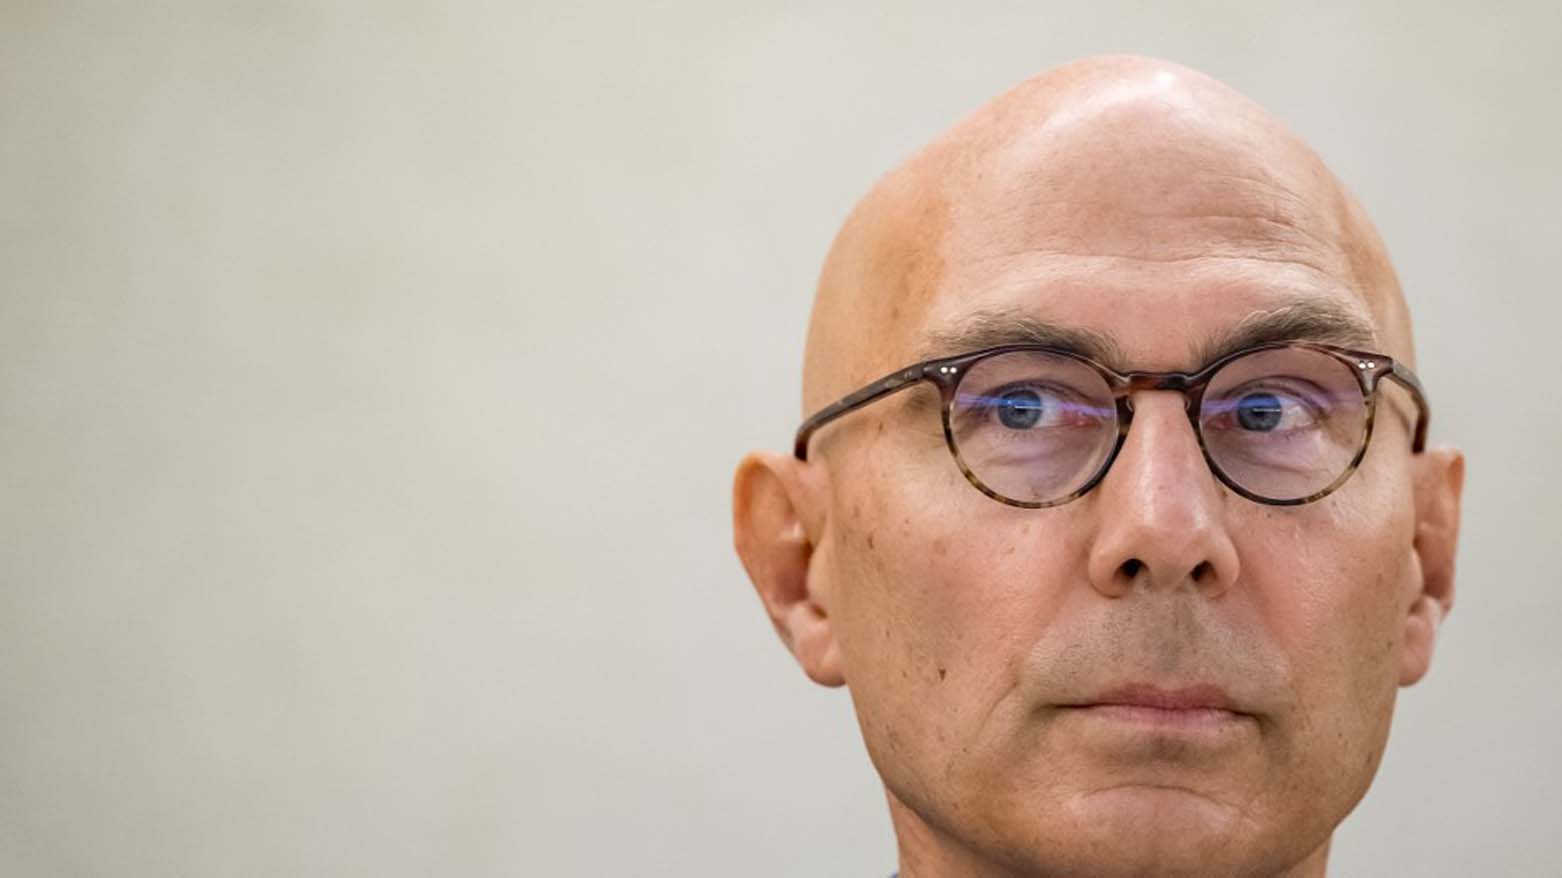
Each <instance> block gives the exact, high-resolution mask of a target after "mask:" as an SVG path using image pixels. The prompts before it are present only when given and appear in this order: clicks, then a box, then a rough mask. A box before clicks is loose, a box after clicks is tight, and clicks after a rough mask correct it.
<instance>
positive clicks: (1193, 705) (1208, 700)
mask: <svg viewBox="0 0 1562 878" xmlns="http://www.w3.org/2000/svg"><path fill="white" fill-rule="evenodd" d="M1064 707H1065V708H1067V709H1068V710H1070V711H1074V712H1077V713H1079V714H1081V715H1083V716H1088V717H1093V718H1095V719H1100V720H1106V721H1111V722H1122V723H1132V724H1134V725H1138V726H1147V727H1151V728H1155V729H1161V730H1167V731H1175V730H1181V731H1187V732H1193V731H1197V730H1200V729H1206V730H1212V731H1213V730H1217V729H1220V728H1222V727H1225V726H1228V725H1231V724H1233V723H1236V722H1238V721H1240V720H1243V719H1246V718H1248V717H1249V716H1250V715H1249V714H1247V713H1246V712H1244V711H1242V710H1240V709H1239V708H1238V707H1237V705H1236V703H1235V702H1234V701H1233V700H1232V698H1231V696H1230V695H1228V694H1226V692H1225V690H1223V689H1221V688H1220V687H1219V686H1215V685H1213V684H1208V683H1201V684H1198V685H1193V686H1184V687H1178V688H1165V687H1161V686H1156V685H1154V684H1150V683H1130V684H1128V685H1126V686H1118V687H1114V688H1112V689H1108V690H1105V691H1103V692H1101V693H1100V694H1098V695H1095V696H1093V697H1091V698H1089V699H1086V700H1084V701H1081V702H1078V703H1075V704H1067V705H1064Z"/></svg>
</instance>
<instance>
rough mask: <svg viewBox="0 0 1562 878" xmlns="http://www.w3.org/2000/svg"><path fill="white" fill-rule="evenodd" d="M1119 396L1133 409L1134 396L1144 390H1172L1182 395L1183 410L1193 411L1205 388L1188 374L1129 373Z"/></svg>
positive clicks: (1119, 386) (1119, 387) (1125, 376)
mask: <svg viewBox="0 0 1562 878" xmlns="http://www.w3.org/2000/svg"><path fill="white" fill-rule="evenodd" d="M1122 379H1123V380H1122V382H1121V383H1120V384H1119V385H1118V396H1119V397H1121V398H1122V399H1123V401H1124V402H1125V403H1126V404H1127V405H1128V407H1129V408H1130V409H1132V408H1133V394H1135V393H1138V392H1140V391H1142V390H1170V391H1172V392H1174V393H1180V394H1182V405H1183V408H1185V409H1187V410H1188V411H1189V412H1192V411H1193V406H1194V401H1195V400H1196V399H1197V398H1198V396H1199V391H1200V390H1201V389H1202V387H1203V383H1204V382H1202V381H1199V380H1197V379H1196V378H1195V377H1194V376H1192V375H1189V374H1188V373H1186V372H1129V373H1126V374H1125V375H1123V376H1122Z"/></svg>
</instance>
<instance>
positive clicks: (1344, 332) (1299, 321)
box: [919, 298, 1377, 372]
mask: <svg viewBox="0 0 1562 878" xmlns="http://www.w3.org/2000/svg"><path fill="white" fill-rule="evenodd" d="M1288 341H1310V342H1317V343H1321V344H1332V345H1338V346H1340V347H1346V348H1357V349H1375V348H1376V346H1377V333H1376V332H1374V331H1373V328H1372V324H1371V322H1370V321H1368V320H1367V319H1366V318H1365V317H1364V316H1362V315H1361V314H1360V313H1358V312H1357V311H1355V310H1353V309H1351V308H1349V307H1346V306H1345V305H1343V304H1341V303H1338V302H1335V301H1333V300H1330V299H1321V298H1306V299H1295V300H1292V301H1289V302H1285V303H1283V304H1281V305H1279V306H1277V307H1274V308H1269V309H1265V310H1263V311H1257V312H1254V313H1252V314H1249V315H1248V316H1247V317H1245V318H1243V319H1242V320H1241V321H1239V322H1238V323H1237V324H1236V325H1235V326H1232V327H1231V328H1229V329H1226V330H1223V331H1221V332H1218V333H1216V334H1214V335H1212V336H1210V337H1208V338H1205V339H1203V340H1202V341H1200V342H1199V343H1198V344H1197V345H1195V348H1194V353H1195V357H1194V360H1195V362H1196V363H1198V364H1199V365H1198V366H1197V367H1195V370H1194V371H1196V370H1197V368H1202V367H1203V366H1204V365H1206V364H1209V363H1212V362H1214V361H1215V360H1218V359H1220V358H1221V357H1224V356H1226V355H1227V354H1232V353H1235V352H1237V351H1240V350H1245V349H1247V348H1250V347H1256V346H1258V345H1262V344H1272V343H1277V342H1288ZM1013 344H1037V345H1045V346H1047V347H1050V348H1056V349H1059V350H1063V351H1067V352H1069V353H1072V354H1077V355H1079V356H1082V357H1086V358H1088V359H1091V360H1095V361H1096V362H1098V363H1101V364H1102V365H1105V366H1107V367H1109V368H1112V369H1115V370H1117V371H1119V372H1125V371H1129V370H1128V369H1127V367H1126V363H1125V361H1126V358H1125V357H1124V356H1123V349H1122V346H1121V345H1120V344H1119V343H1118V342H1117V340H1116V339H1115V338H1114V337H1113V336H1112V335H1111V334H1110V333H1105V332H1099V331H1096V330H1093V329H1085V328H1082V327H1071V326H1063V325H1059V324H1056V323H1050V322H1048V321H1046V320H1043V319H1040V318H1038V317H1037V316H1035V315H1034V314H1029V313H1026V312H1022V311H1020V310H1019V309H1017V308H1007V309H997V310H987V311H978V312H976V313H974V314H971V315H968V316H967V317H965V318H964V319H962V320H961V321H960V322H959V323H958V324H957V325H955V326H953V327H951V328H948V329H940V330H934V331H932V332H930V333H928V334H927V336H926V338H925V340H924V342H923V344H922V345H921V346H920V351H921V355H920V357H919V359H925V360H931V359H937V358H939V357H946V356H953V355H956V354H963V353H969V352H972V351H978V350H984V349H986V348H995V347H1003V346H1005V345H1013Z"/></svg>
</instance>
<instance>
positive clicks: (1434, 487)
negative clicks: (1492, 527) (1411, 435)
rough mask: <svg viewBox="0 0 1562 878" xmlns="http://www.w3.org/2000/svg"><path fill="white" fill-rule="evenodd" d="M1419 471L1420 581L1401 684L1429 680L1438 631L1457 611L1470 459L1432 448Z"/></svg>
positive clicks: (1416, 543)
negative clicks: (1457, 557)
mask: <svg viewBox="0 0 1562 878" xmlns="http://www.w3.org/2000/svg"><path fill="white" fill-rule="evenodd" d="M1418 458H1419V459H1418V460H1416V462H1415V464H1414V466H1415V467H1416V470H1415V496H1416V499H1415V503H1416V533H1415V538H1414V540H1413V542H1412V543H1411V548H1412V550H1413V551H1414V552H1415V559H1416V564H1415V565H1414V566H1415V568H1416V570H1417V572H1418V573H1419V576H1418V577H1416V581H1415V582H1414V583H1412V585H1413V586H1415V588H1414V589H1413V590H1412V593H1411V594H1410V596H1409V609H1408V612H1407V615H1406V617H1405V641H1404V649H1403V651H1402V652H1401V653H1400V666H1399V685H1401V686H1409V685H1411V684H1413V683H1415V682H1416V681H1418V680H1420V679H1421V678H1422V677H1424V676H1425V675H1426V671H1427V668H1428V667H1429V666H1430V665H1431V663H1432V644H1433V641H1434V640H1435V639H1436V638H1437V626H1438V625H1439V624H1441V623H1442V621H1443V617H1444V616H1447V615H1448V611H1449V610H1451V609H1453V604H1454V554H1455V550H1456V549H1457V547H1458V542H1459V497H1460V494H1461V493H1462V492H1463V490H1464V455H1463V454H1461V453H1459V451H1458V450H1457V449H1454V448H1446V447H1439V448H1431V449H1428V450H1427V451H1426V452H1425V453H1423V454H1421V455H1419V456H1418Z"/></svg>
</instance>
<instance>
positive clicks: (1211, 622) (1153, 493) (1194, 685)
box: [739, 102, 1457, 875]
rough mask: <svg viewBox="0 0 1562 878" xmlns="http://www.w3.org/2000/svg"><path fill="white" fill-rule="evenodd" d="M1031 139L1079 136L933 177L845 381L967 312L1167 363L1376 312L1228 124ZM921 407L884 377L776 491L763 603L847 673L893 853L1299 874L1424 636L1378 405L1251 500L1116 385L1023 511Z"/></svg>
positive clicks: (1283, 179) (1371, 759) (1320, 220)
mask: <svg viewBox="0 0 1562 878" xmlns="http://www.w3.org/2000/svg"><path fill="white" fill-rule="evenodd" d="M1059 124H1067V125H1078V126H1082V127H1081V130H1079V131H1076V132H1071V131H1052V132H1048V135H1049V136H1048V138H1047V139H1046V143H1047V144H1050V145H1046V146H1044V147H1040V148H1038V146H1037V145H1036V144H1035V143H1022V144H1018V145H1016V146H1015V147H1014V148H1013V150H1011V151H1008V152H1000V153H999V154H997V155H996V157H995V160H994V163H993V166H994V167H996V168H1000V169H1006V170H1007V171H1008V173H1005V174H998V175H988V176H985V177H984V178H983V179H985V180H988V181H990V182H989V183H988V184H987V185H986V186H985V187H984V185H983V184H982V183H980V182H973V183H972V184H971V185H969V186H967V187H964V189H963V191H964V192H965V195H964V197H963V200H962V201H961V202H960V203H959V204H958V205H956V206H955V207H953V208H952V209H951V210H950V212H949V216H948V227H947V230H946V232H945V233H944V234H943V236H942V238H941V242H940V245H939V247H940V260H939V262H940V267H941V271H940V274H939V276H938V278H937V280H936V282H935V283H933V284H930V285H929V289H928V291H927V295H926V296H925V297H924V298H923V299H922V300H920V301H917V302H904V303H902V306H903V307H902V308H901V309H900V312H901V313H909V314H910V315H911V316H910V317H907V318H905V319H904V323H903V329H902V331H899V332H898V333H897V334H896V335H895V337H894V338H893V339H885V340H884V343H883V344H882V345H881V347H882V348H883V351H882V354H881V356H882V358H883V361H882V362H879V363H875V364H873V367H872V368H870V369H868V370H866V371H863V372H862V373H861V374H859V375H858V376H857V378H858V379H864V380H865V379H871V378H873V377H877V375H878V374H881V373H882V372H887V371H889V370H890V369H893V368H895V367H898V366H901V365H905V363H907V362H910V361H911V359H912V358H913V354H914V352H916V351H919V350H922V348H923V346H924V345H925V344H926V341H927V340H928V339H930V338H937V337H940V336H943V335H947V334H948V333H950V332H951V331H955V330H958V329H959V327H961V326H963V325H966V324H967V323H969V321H970V320H971V318H972V317H973V316H974V315H978V314H992V313H1009V314H1023V315H1024V316H1026V317H1027V318H1031V319H1034V320H1037V321H1041V322H1045V323H1048V324H1052V325H1055V326H1059V327H1063V328H1069V329H1080V330H1087V331H1089V332H1092V333H1095V334H1097V335H1100V336H1105V337H1109V338H1110V339H1112V340H1113V341H1114V342H1115V345H1116V347H1117V348H1119V349H1120V350H1121V353H1122V356H1123V358H1124V360H1125V362H1124V363H1123V364H1121V365H1123V366H1125V367H1126V368H1129V369H1136V370H1184V371H1193V370H1195V369H1197V368H1198V367H1200V366H1202V365H1204V364H1203V363H1201V362H1198V361H1197V359H1196V357H1197V356H1198V354H1197V351H1198V350H1199V349H1200V348H1201V347H1202V346H1204V345H1205V344H1206V343H1207V342H1208V341H1209V340H1211V339H1214V338H1218V337H1220V336H1221V335H1222V334H1223V333H1226V332H1229V331H1231V330H1232V329H1234V328H1235V327H1236V326H1237V324H1239V323H1240V322H1241V321H1242V320H1243V319H1244V318H1247V317H1249V316H1250V315H1253V314H1255V313H1258V312H1263V311H1268V310H1272V309H1276V308H1280V307H1284V306H1286V305H1289V304H1293V303H1296V302H1298V301H1304V300H1313V301H1327V302H1328V303H1330V304H1332V305H1333V306H1335V307H1336V308H1339V309H1345V310H1348V311H1350V312H1352V313H1357V314H1360V315H1361V319H1362V320H1363V321H1364V322H1366V323H1368V324H1370V325H1381V323H1382V322H1383V321H1382V320H1381V319H1379V318H1378V316H1377V315H1378V314H1380V313H1381V310H1382V309H1381V308H1380V307H1378V303H1375V302H1374V301H1373V300H1372V298H1371V294H1370V292H1369V291H1364V290H1362V289H1361V288H1360V285H1359V284H1358V281H1357V278H1356V277H1355V276H1354V273H1353V271H1352V267H1351V264H1350V261H1349V259H1348V256H1347V254H1348V249H1347V247H1346V246H1344V245H1342V244H1341V243H1340V240H1341V234H1342V233H1341V228H1340V224H1339V223H1338V222H1336V221H1335V220H1334V219H1332V216H1333V213H1332V212H1331V210H1330V209H1329V195H1328V193H1327V192H1326V191H1325V190H1323V189H1322V188H1321V187H1320V185H1319V184H1318V180H1317V179H1316V177H1315V176H1314V175H1312V174H1311V173H1310V172H1309V171H1307V170H1306V169H1304V170H1303V171H1292V170H1289V169H1288V168H1289V166H1288V165H1287V163H1286V162H1285V161H1278V160H1277V161H1272V162H1271V161H1263V162H1255V161H1253V160H1250V159H1249V158H1248V157H1249V156H1250V155H1251V154H1252V153H1253V148H1254V147H1253V144H1251V143H1248V142H1246V141H1245V140H1244V138H1243V137H1242V136H1235V135H1233V134H1232V132H1216V135H1211V133H1210V132H1209V131H1208V130H1205V129H1200V130H1192V129H1185V128H1182V127H1177V126H1173V127H1171V128H1166V127H1164V126H1160V127H1157V128H1155V134H1153V135H1149V134H1146V133H1145V132H1146V130H1147V123H1146V120H1145V119H1143V118H1141V117H1140V116H1139V115H1138V111H1137V110H1136V109H1135V108H1134V106H1133V105H1128V106H1122V105H1118V104H1113V103H1111V102H1106V103H1104V104H1103V105H1101V106H1096V107H1087V108H1085V110H1083V111H1081V112H1080V113H1076V114H1074V115H1072V116H1070V117H1069V118H1068V120H1067V121H1066V122H1063V123H1059ZM1157 124H1158V125H1159V122H1157ZM1103 139H1105V140H1106V141H1107V142H1111V143H1113V144H1115V145H1116V148H1115V149H1113V150H1111V151H1103V150H1102V149H1101V148H1100V146H1099V144H1100V143H1101V142H1103ZM1285 157H1286V156H1285V154H1283V153H1282V155H1281V158H1282V159H1283V158H1285ZM1040 169H1045V170H1040ZM1146 193H1153V203H1152V202H1150V201H1147V200H1146ZM1395 345H1396V342H1395V341H1394V340H1393V339H1390V338H1380V339H1379V346H1378V348H1377V349H1378V350H1380V351H1384V352H1386V353H1390V354H1396V353H1399V351H1396V350H1394V349H1393V348H1394V347H1395ZM938 353H944V354H952V353H959V351H940V352H938ZM875 369H876V371H875ZM936 399H937V395H936V392H935V391H934V390H933V389H932V388H931V387H930V386H922V387H919V388H916V389H913V390H910V391H905V392H903V393H901V394H898V395H896V396H895V397H892V398H890V399H888V400H884V401H880V402H879V403H876V404H875V405H874V406H872V407H869V408H866V409H863V410H861V411H859V412H855V413H853V414H851V415H849V416H848V417H847V418H845V419H843V420H842V421H841V422H840V424H839V425H838V426H832V427H829V428H827V431H826V433H823V434H821V436H820V438H819V441H818V443H817V444H816V445H815V446H814V447H815V451H816V457H815V458H814V459H813V460H812V461H811V462H810V463H809V464H807V465H806V467H800V468H799V470H798V472H797V473H796V474H795V482H794V485H795V487H794V488H793V489H792V490H791V492H790V494H789V496H790V497H791V498H792V500H793V503H794V506H795V508H796V510H797V517H798V522H797V524H798V529H799V530H803V531H806V532H807V533H808V543H809V545H808V547H807V548H808V552H807V557H806V560H805V563H804V565H803V566H804V568H805V570H804V572H800V573H797V574H796V576H797V577H798V582H797V584H796V591H797V592H798V593H799V594H804V595H806V597H807V600H806V603H807V604H808V607H809V612H810V613H812V614H813V616H812V617H810V619H809V620H808V621H809V622H810V624H811V625H812V627H806V626H805V627H802V628H799V627H797V626H794V625H791V624H790V623H789V622H788V620H787V617H786V614H785V613H781V614H778V613H777V611H776V607H775V606H774V605H772V601H771V599H770V598H769V597H767V599H766V602H767V605H771V609H772V617H773V618H776V619H777V627H778V629H780V630H782V634H783V637H785V638H787V639H788V642H789V643H791V644H792V646H793V649H794V651H795V652H798V654H799V658H800V659H801V660H803V662H804V665H805V667H808V668H809V670H810V673H812V674H814V676H815V678H816V679H822V680H823V681H825V682H834V680H833V679H830V678H831V677H832V676H838V678H839V679H840V680H843V681H844V682H845V683H846V684H847V685H848V687H849V688H850V691H851V695H852V698H853V703H854V705H855V708H856V711H857V716H858V719H859V723H860V726H861V729H862V734H863V737H864V740H865V741H866V743H867V747H868V750H869V753H870V755H871V756H872V758H873V762H874V765H875V766H876V768H877V769H878V771H879V773H880V775H881V776H882V777H883V779H884V783H885V786H886V789H887V791H888V794H889V798H890V802H891V808H892V811H893V813H894V818H895V823H896V828H897V833H898V834H899V835H900V837H901V845H902V855H903V861H902V866H903V868H904V867H906V865H907V862H906V860H907V858H910V859H912V860H917V859H919V858H920V860H921V862H922V864H923V865H924V867H926V868H927V869H928V870H929V871H932V872H933V873H934V874H938V872H937V871H934V870H935V869H941V870H945V871H950V872H957V871H960V870H965V871H970V872H975V871H977V870H978V867H980V868H981V869H982V870H985V871H986V872H990V873H1001V872H1003V871H1004V870H1009V871H1012V872H1014V873H1041V872H1048V873H1050V872H1051V871H1054V870H1055V871H1058V872H1063V873H1069V874H1074V873H1084V874H1092V875H1111V874H1125V875H1126V874H1157V875H1170V874H1190V875H1191V874H1234V873H1237V872H1245V871H1250V872H1253V873H1255V874H1259V873H1261V874H1282V873H1285V872H1286V871H1287V870H1296V869H1302V870H1305V869H1307V868H1308V864H1314V865H1316V866H1317V867H1318V869H1319V870H1320V873H1321V864H1322V861H1323V857H1324V856H1325V855H1326V849H1327V842H1328V838H1329V835H1330V833H1331V832H1332V830H1333V828H1334V826H1335V825H1336V824H1337V823H1338V822H1339V821H1340V820H1341V819H1343V817H1344V816H1345V814H1346V813H1347V812H1349V811H1350V809H1351V808H1352V807H1353V806H1354V805H1355V803H1356V802H1357V801H1358V800H1359V799H1360V798H1361V796H1362V795H1363V793H1364V792H1365V790H1366V788H1367V785H1368V783H1369V782H1370V780H1371V778H1372V776H1373V774H1374V772H1375V770H1376V768H1377V765H1378V762H1379V759H1380V758H1381V755H1382V752H1383V746H1384V743H1385V740H1386V738H1387V734H1388V730H1389V721H1390V716H1391V713H1392V708H1393V703H1394V696H1395V692H1396V688H1397V686H1399V685H1401V684H1402V683H1406V682H1410V681H1413V679H1414V678H1416V677H1419V676H1420V673H1421V672H1423V671H1424V670H1425V665H1424V661H1422V658H1423V656H1424V654H1425V653H1426V651H1428V650H1429V646H1425V645H1424V644H1422V643H1420V642H1419V639H1420V638H1421V634H1422V632H1421V630H1420V629H1419V628H1417V626H1416V623H1415V619H1416V616H1417V614H1418V613H1419V612H1421V611H1422V609H1423V604H1424V601H1425V600H1426V593H1427V577H1426V575H1425V574H1426V570H1425V569H1423V564H1422V562H1423V560H1424V559H1423V558H1422V557H1421V555H1420V554H1419V553H1418V545H1417V524H1418V504H1417V499H1416V498H1417V478H1418V473H1417V470H1416V467H1417V462H1416V460H1414V459H1413V457H1412V455H1411V454H1410V451H1409V449H1410V435H1409V429H1408V423H1407V420H1406V417H1404V416H1403V415H1402V414H1395V413H1396V412H1398V413H1408V412H1411V411H1413V409H1411V408H1410V406H1409V405H1408V398H1407V397H1404V396H1402V395H1399V394H1397V391H1394V390H1390V391H1387V392H1386V395H1385V397H1384V399H1383V400H1382V402H1381V403H1380V409H1379V415H1378V418H1377V424H1376V427H1375V429H1374V435H1373V439H1372V442H1371V444H1370V446H1369V449H1368V451H1367V454H1366V457H1365V459H1364V460H1363V461H1362V463H1361V466H1360V467H1359V469H1358V470H1357V471H1356V472H1355V473H1354V474H1353V475H1352V476H1351V478H1350V479H1349V480H1348V481H1347V482H1346V483H1345V484H1344V485H1343V486H1342V487H1340V488H1339V489H1338V490H1336V491H1335V492H1334V493H1332V494H1330V495H1328V496H1327V497H1325V498H1323V499H1322V500H1319V501H1316V502H1313V503H1310V504H1306V505H1302V506H1293V507H1279V506H1267V505H1261V504H1258V503H1255V502H1253V501H1250V500H1247V499H1244V498H1242V497H1239V496H1237V495H1235V494H1233V493H1232V492H1230V491H1229V490H1227V489H1226V488H1225V487H1223V486H1222V485H1221V484H1220V483H1219V482H1218V481H1217V480H1216V478H1215V477H1214V475H1213V474H1212V473H1211V472H1210V471H1209V469H1208V467H1207V465H1206V463H1205V462H1204V459H1203V457H1202V456H1201V453H1200V450H1199V446H1198V441H1197V438H1196V437H1195V435H1194V432H1193V429H1192V427H1191V425H1190V424H1189V421H1188V419H1187V416H1186V414H1185V412H1184V410H1183V404H1182V398H1181V397H1180V396H1179V395H1177V394H1174V393H1170V392H1157V391H1147V392H1142V393H1137V394H1135V396H1134V398H1133V399H1132V403H1133V406H1134V420H1133V425H1132V429H1131V430H1130V432H1129V434H1128V437H1127V440H1126V442H1125V444H1124V445H1123V447H1122V450H1121V452H1120V454H1119V455H1118V457H1117V458H1116V460H1115V462H1114V463H1113V465H1112V468H1111V470H1110V471H1109V472H1108V473H1107V475H1106V476H1105V478H1104V479H1103V480H1102V481H1101V483H1100V484H1098V485H1097V486H1096V487H1095V488H1094V489H1093V490H1092V491H1091V492H1090V493H1088V494H1086V495H1084V496H1083V497H1081V498H1079V499H1076V500H1073V501H1071V502H1069V503H1067V504H1064V505H1062V506H1058V507H1053V508H1047V509H1022V508H1016V507H1011V506H1006V505H1003V504H1000V503H998V502H995V501H994V500H992V499H990V498H988V497H986V496H984V495H983V494H981V493H979V492H978V491H977V490H975V489H974V488H973V487H972V486H971V485H970V484H969V483H968V482H967V481H966V480H965V479H964V477H963V476H962V475H961V474H960V472H959V470H958V469H957V468H956V465H955V463H954V461H953V460H952V459H951V457H950V455H949V453H948V451H947V449H946V448H945V446H944V440H943V436H942V432H941V426H940V424H939V421H938V417H937V401H936ZM778 465H779V464H778ZM777 481H778V482H781V481H785V479H777ZM1455 481H1456V479H1455ZM742 484H743V480H742V476H741V474H740V489H739V495H740V502H741V498H742V495H743V493H744V491H743V487H742ZM1454 491H1455V496H1454V501H1455V503H1456V501H1457V485H1455V486H1454ZM778 502H779V501H778ZM783 518H784V516H783ZM739 520H740V533H739V545H740V550H742V549H743V548H744V534H743V521H744V516H743V515H742V513H741V512H740V515H739ZM750 522H751V523H752V520H750ZM1450 539H1451V537H1450ZM749 548H750V553H746V554H745V560H751V555H752V550H753V547H752V546H750V547H749ZM750 569H751V572H754V571H755V564H753V563H751V564H750ZM763 576H764V573H763V572H757V573H756V574H755V579H756V583H758V582H759V581H760V579H761V578H762V577H763ZM761 592H762V595H763V594H764V593H765V587H764V586H763V585H761ZM792 611H793V612H796V611H797V609H796V607H793V608H792ZM1433 624H1435V620H1434V623H1433ZM1411 640H1415V641H1417V642H1414V643H1411V642H1409V641H1411ZM1136 705H1137V706H1136ZM1157 705H1159V706H1157ZM908 839H909V841H908ZM912 848H914V849H915V850H910V849H912ZM1298 874H1299V873H1298Z"/></svg>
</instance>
